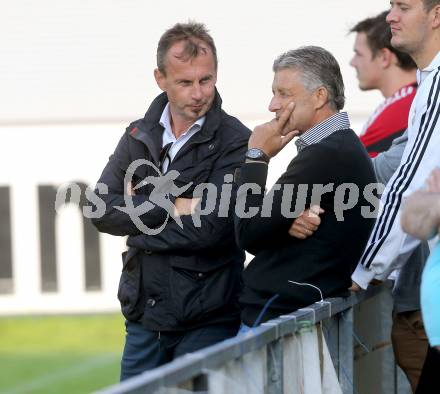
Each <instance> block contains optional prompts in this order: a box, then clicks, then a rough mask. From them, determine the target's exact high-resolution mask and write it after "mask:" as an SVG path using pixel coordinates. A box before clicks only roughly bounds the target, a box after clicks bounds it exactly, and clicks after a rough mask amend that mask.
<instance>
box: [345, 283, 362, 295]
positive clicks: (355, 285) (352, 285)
mask: <svg viewBox="0 0 440 394" xmlns="http://www.w3.org/2000/svg"><path fill="white" fill-rule="evenodd" d="M348 290H350V291H353V292H355V293H357V292H358V291H361V290H362V289H361V287H360V286H359V285H358V284H357V283H356V282H354V281H352V282H351V287H349V288H348Z"/></svg>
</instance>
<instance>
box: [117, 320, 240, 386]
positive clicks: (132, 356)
mask: <svg viewBox="0 0 440 394" xmlns="http://www.w3.org/2000/svg"><path fill="white" fill-rule="evenodd" d="M125 327H126V336H125V346H124V353H123V354H122V360H121V381H122V380H125V379H128V378H131V377H132V376H135V375H139V374H141V373H142V372H145V371H148V370H150V369H153V368H156V367H158V366H160V365H162V364H165V363H167V362H169V361H172V360H174V359H175V358H177V357H179V356H182V355H184V354H186V353H191V352H195V351H196V350H199V349H202V348H204V347H207V346H210V345H213V344H215V343H217V342H220V341H223V340H224V339H228V338H231V337H233V336H235V335H236V334H237V331H238V328H239V323H224V324H213V325H209V326H204V327H200V328H195V329H193V330H188V331H178V332H170V331H161V332H160V333H159V332H156V331H150V330H147V329H146V328H144V327H143V326H142V324H141V323H133V322H130V321H126V322H125Z"/></svg>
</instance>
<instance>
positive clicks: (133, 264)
mask: <svg viewBox="0 0 440 394" xmlns="http://www.w3.org/2000/svg"><path fill="white" fill-rule="evenodd" d="M122 262H123V268H122V273H121V278H120V280H119V288H118V299H119V302H120V304H121V311H122V314H123V315H124V317H125V318H126V319H127V320H129V321H138V320H139V319H140V317H141V316H142V314H143V310H144V306H143V305H142V290H141V289H142V272H141V264H140V261H139V260H138V258H137V253H135V254H133V253H130V254H128V253H127V252H124V253H122Z"/></svg>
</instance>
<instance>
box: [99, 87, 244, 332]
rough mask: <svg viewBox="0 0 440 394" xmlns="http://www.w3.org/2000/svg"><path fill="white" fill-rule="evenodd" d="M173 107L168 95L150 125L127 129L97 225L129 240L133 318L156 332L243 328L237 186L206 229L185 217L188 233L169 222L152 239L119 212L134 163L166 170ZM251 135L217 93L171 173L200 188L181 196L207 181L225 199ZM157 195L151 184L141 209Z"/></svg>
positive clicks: (146, 218) (127, 292) (136, 175)
mask: <svg viewBox="0 0 440 394" xmlns="http://www.w3.org/2000/svg"><path fill="white" fill-rule="evenodd" d="M166 104H167V96H166V94H165V93H163V94H161V95H160V96H158V97H157V98H156V99H155V100H154V101H153V102H152V104H151V106H150V108H149V109H148V111H147V113H146V115H145V117H144V118H143V119H140V120H137V121H135V122H133V123H132V124H131V125H130V126H129V127H128V128H127V131H126V133H125V134H124V135H123V136H122V138H121V140H120V142H119V144H118V146H117V147H116V150H115V152H114V154H113V155H112V156H111V157H110V159H109V162H108V164H107V165H106V167H105V168H104V171H103V173H102V175H101V178H100V179H99V182H100V183H104V184H106V185H107V186H108V193H107V194H104V193H99V192H98V191H96V192H97V194H98V195H99V197H100V198H101V199H103V200H104V202H105V203H106V211H105V215H104V216H103V217H102V218H100V219H94V220H93V223H94V224H95V226H96V227H97V228H98V230H99V231H102V232H106V233H109V234H113V235H120V236H127V235H128V239H127V245H128V246H129V249H128V251H127V252H125V253H124V254H123V271H122V275H121V280H120V285H119V291H118V297H119V300H120V302H121V307H122V312H123V314H124V316H125V317H126V318H127V319H129V320H132V321H138V320H141V321H142V323H143V325H144V326H145V327H146V328H148V329H150V330H157V331H159V330H160V331H168V330H171V331H173V330H184V329H188V328H193V327H196V326H201V325H205V324H212V323H213V322H220V321H236V322H238V321H239V308H238V302H237V298H238V293H239V291H240V289H241V272H242V270H243V262H244V252H243V251H242V250H240V249H239V247H238V246H237V244H236V242H235V238H234V223H233V216H232V215H233V209H234V201H235V186H233V190H232V196H231V204H230V206H229V210H227V209H226V211H225V209H224V207H222V208H221V209H222V214H220V215H219V204H218V203H217V204H215V205H216V206H215V209H214V211H213V212H212V213H210V214H209V215H205V216H201V226H200V227H196V226H195V225H194V223H193V220H192V218H191V216H182V217H181V219H182V223H183V229H182V228H181V227H179V225H178V224H177V223H176V222H175V221H174V220H173V219H171V218H168V222H167V224H166V226H165V227H164V229H163V231H161V232H159V233H158V234H156V235H148V234H144V233H142V232H140V231H139V229H138V228H137V227H136V225H135V224H134V223H133V221H132V220H131V219H130V216H129V215H128V214H127V213H126V212H123V211H121V210H118V209H117V208H116V207H117V206H119V207H120V206H125V202H124V190H125V187H124V177H125V176H126V173H127V169H128V168H129V166H130V164H131V163H132V162H133V161H134V160H137V159H147V160H149V161H150V162H152V163H154V164H155V165H156V166H157V167H159V168H160V165H159V159H160V152H161V149H162V134H163V127H162V126H160V125H159V119H160V116H161V114H162V112H163V109H164V107H165V105H166ZM249 135H250V132H249V130H248V129H247V128H246V127H245V126H244V125H243V124H242V123H240V122H239V121H238V120H237V119H235V118H234V117H232V116H229V115H228V114H226V113H225V112H224V111H223V110H222V109H221V98H220V96H219V95H218V93H216V97H215V100H214V103H213V106H212V108H211V109H210V110H209V111H208V112H207V114H206V121H205V123H204V125H203V127H202V129H201V130H200V131H199V132H197V133H196V134H195V135H194V136H193V137H191V139H190V140H189V141H188V142H187V143H186V144H185V145H184V146H183V147H182V148H181V150H180V151H179V152H178V153H177V155H176V157H175V158H174V160H173V161H172V162H171V164H170V165H169V168H168V172H170V171H171V170H176V171H178V172H179V174H180V175H179V176H178V177H177V179H175V181H174V182H175V184H176V185H177V186H179V187H182V186H184V185H186V184H188V183H189V182H193V184H192V186H191V187H190V188H189V189H188V190H186V191H185V193H184V194H183V195H181V196H183V197H188V198H190V197H192V196H193V194H192V193H193V191H194V187H195V186H197V185H198V184H201V183H211V184H214V185H215V186H216V187H217V190H218V194H217V195H218V196H220V191H221V188H222V185H223V183H224V178H225V175H227V174H231V175H230V176H232V174H233V173H234V171H235V169H236V168H238V167H239V166H240V165H241V164H242V163H243V162H244V155H245V152H246V149H247V141H248V138H249ZM129 175H130V177H132V178H131V179H132V181H133V183H134V184H135V185H136V184H140V181H142V180H144V179H145V178H146V177H147V176H157V173H155V170H154V169H153V168H152V167H151V166H147V165H142V166H139V167H137V168H136V170H135V171H134V172H133V173H132V174H129ZM228 182H229V183H230V182H231V181H230V180H229V181H227V182H226V183H228ZM229 186H230V185H229ZM151 191H152V186H151V185H144V186H142V185H141V186H140V187H139V188H138V189H136V195H135V196H134V197H133V204H134V206H139V205H140V204H143V203H145V202H147V204H148V200H149V195H150V193H151ZM204 198H206V196H205V197H204ZM172 199H173V197H171V201H172ZM202 201H203V200H202ZM202 206H203V203H202ZM219 216H220V217H219ZM140 220H141V221H142V223H143V224H144V225H146V226H148V227H149V228H155V227H158V226H161V225H162V224H163V223H164V221H165V220H167V212H166V210H165V209H163V208H161V207H160V206H155V207H154V208H153V209H150V210H149V211H148V212H146V213H145V214H143V215H142V216H140Z"/></svg>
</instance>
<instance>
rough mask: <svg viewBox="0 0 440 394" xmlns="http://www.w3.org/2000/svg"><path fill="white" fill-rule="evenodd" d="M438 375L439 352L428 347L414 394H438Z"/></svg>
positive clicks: (439, 368) (439, 367)
mask: <svg viewBox="0 0 440 394" xmlns="http://www.w3.org/2000/svg"><path fill="white" fill-rule="evenodd" d="M439 375H440V352H439V351H438V350H437V349H435V348H433V347H430V348H429V349H428V354H427V355H426V360H425V363H424V364H423V369H422V374H421V375H420V380H419V384H418V385H417V390H416V394H431V393H432V394H438V393H439V386H438V383H439Z"/></svg>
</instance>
